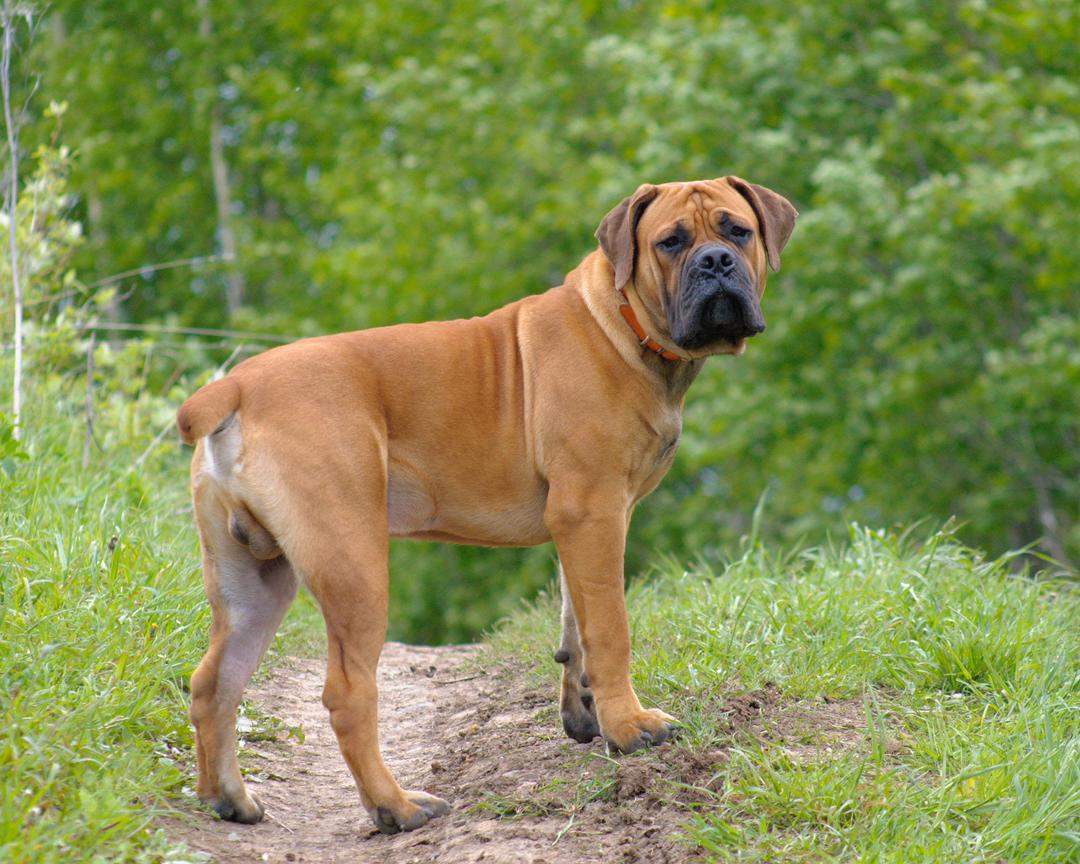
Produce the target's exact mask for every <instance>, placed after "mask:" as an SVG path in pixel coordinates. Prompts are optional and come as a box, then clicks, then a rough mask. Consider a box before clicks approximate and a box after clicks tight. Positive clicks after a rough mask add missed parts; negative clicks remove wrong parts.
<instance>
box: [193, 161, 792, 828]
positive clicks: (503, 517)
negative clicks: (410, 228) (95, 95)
mask: <svg viewBox="0 0 1080 864" xmlns="http://www.w3.org/2000/svg"><path fill="white" fill-rule="evenodd" d="M795 215H796V213H795V209H794V208H793V207H792V206H791V204H790V203H788V201H787V200H785V199H784V198H782V197H781V196H780V195H778V194H776V193H775V192H772V191H770V190H768V189H765V188H764V187H761V186H755V185H753V184H751V183H747V182H745V181H743V180H740V179H739V178H737V177H725V178H722V179H719V180H706V181H699V182H691V183H667V184H664V185H660V186H653V185H644V186H641V187H640V188H639V189H638V190H637V191H636V192H635V193H634V194H633V195H631V196H630V197H629V198H627V199H626V200H624V201H623V202H621V203H620V204H619V205H618V206H617V207H615V209H613V210H612V211H611V212H610V213H609V214H608V215H607V216H606V217H604V219H603V221H602V222H601V223H600V227H599V229H598V230H597V232H596V236H597V239H598V240H599V248H598V249H597V250H595V251H594V252H592V253H591V254H589V255H588V256H587V257H586V258H585V260H584V261H582V262H581V264H580V265H578V267H577V268H576V269H574V270H572V271H571V272H570V273H569V274H568V275H567V277H566V280H565V282H564V284H562V285H560V286H559V287H557V288H552V289H551V290H549V291H547V292H545V293H543V294H538V295H534V296H530V297H526V298H525V299H523V300H519V301H518V302H516V303H511V304H510V305H509V306H505V307H503V308H502V309H498V310H496V311H494V312H492V313H491V314H490V315H487V316H486V317H483V318H474V319H470V320H468V321H440V322H431V323H427V324H403V325H399V326H395V327H385V328H380V329H375V330H365V331H360V332H353V333H342V334H338V335H335V336H323V337H320V338H316V339H305V340H302V341H300V342H296V343H293V344H291V345H287V346H284V347H282V348H276V349H274V350H272V351H267V352H266V353H264V354H260V355H258V356H256V357H253V358H251V359H250V360H247V361H245V362H244V363H241V364H240V365H238V366H237V367H236V368H235V369H233V371H232V372H230V373H229V374H228V376H226V377H225V378H222V379H221V380H219V381H215V382H214V383H212V384H209V385H207V386H206V387H203V388H202V389H201V390H199V391H198V392H197V393H195V395H193V396H192V397H191V398H190V399H189V400H188V401H187V402H186V403H184V406H183V407H182V408H181V409H180V414H179V419H178V422H179V427H180V434H181V435H182V437H183V438H184V440H185V441H187V442H188V443H193V444H195V456H194V459H193V461H192V465H191V489H192V496H193V498H194V503H195V518H196V522H197V524H198V529H199V539H200V541H201V544H202V560H203V574H204V581H205V583H206V592H207V595H208V597H209V600H210V605H211V607H212V610H213V624H212V629H211V636H210V647H209V650H208V651H207V653H206V656H205V657H204V658H203V660H202V663H201V664H200V665H199V668H198V669H197V670H196V672H195V674H194V676H193V678H192V682H191V720H192V722H193V723H194V725H195V730H196V739H197V747H198V771H199V780H198V794H199V797H200V798H201V799H203V800H204V801H206V802H208V803H209V804H210V805H211V806H212V807H213V808H214V809H215V810H216V811H217V812H218V813H219V814H221V816H222V817H224V818H226V819H234V820H237V821H240V822H254V821H256V820H258V819H259V818H260V817H261V816H262V808H261V807H260V805H259V803H258V801H257V800H255V798H253V797H252V796H251V794H250V793H249V792H248V790H247V788H246V787H245V785H244V782H243V779H242V778H241V775H240V768H239V765H238V764H237V759H236V737H235V721H236V708H237V706H238V704H239V702H240V696H241V693H242V691H243V689H244V687H245V686H246V685H247V683H248V680H249V679H250V677H251V675H252V673H253V672H254V671H255V668H256V666H257V665H258V663H259V660H260V658H261V657H262V655H263V652H264V651H265V650H266V647H267V645H268V644H269V642H270V640H271V638H272V636H273V634H274V631H275V630H276V629H277V626H278V624H279V623H280V622H281V618H282V616H283V615H284V614H285V610H286V609H287V608H288V606H289V604H290V602H291V601H292V599H293V598H294V597H295V595H296V590H297V586H298V584H299V583H300V582H303V583H304V584H305V585H306V586H307V587H308V588H309V589H310V591H311V593H312V594H313V595H314V597H315V598H316V600H317V601H318V603H319V606H320V607H321V609H322V613H323V616H324V617H325V619H326V628H327V633H328V637H329V658H328V663H327V674H326V685H325V688H324V690H323V702H324V704H325V705H326V708H327V709H328V711H329V713H330V722H331V724H332V725H333V728H334V732H335V733H336V734H337V738H338V742H339V743H340V745H341V752H342V755H343V756H344V757H345V761H346V762H347V763H348V766H349V769H350V770H351V771H352V774H353V777H354V778H355V779H356V785H357V788H358V789H359V792H360V800H361V801H362V802H363V805H364V807H365V808H366V809H367V811H368V813H369V814H370V815H371V818H372V819H373V820H374V822H375V824H376V825H377V826H378V827H379V828H380V829H382V830H383V831H387V832H394V831H399V830H409V829H413V828H418V827H420V826H421V825H423V824H424V823H425V822H427V821H428V820H429V819H432V818H434V817H436V816H439V815H440V814H443V813H445V812H446V811H447V804H446V802H445V801H442V800H441V799H439V798H435V797H434V796H431V795H428V794H426V793H424V792H418V791H409V790H405V789H402V788H401V787H400V786H399V785H398V784H397V782H396V781H395V779H394V777H393V775H391V773H390V771H389V770H387V768H386V766H385V765H384V764H383V761H382V757H381V756H380V753H379V744H378V740H379V736H378V718H377V693H376V688H375V668H376V665H377V664H378V661H379V653H380V651H381V648H382V644H383V638H384V635H385V632H386V614H387V582H388V578H389V573H388V567H387V547H388V538H389V537H390V536H391V535H392V536H396V537H415V538H424V539H433V540H444V541H447V542H451V543H474V544H480V545H489V546H531V545H535V544H538V543H544V542H547V541H549V540H553V541H554V542H555V546H556V548H557V551H558V555H559V561H560V568H561V581H562V590H563V640H562V645H561V646H560V648H559V650H558V652H557V654H556V659H558V660H559V662H560V663H562V665H563V676H562V699H561V709H562V718H563V724H564V727H565V729H566V732H567V733H568V734H569V735H570V736H571V737H572V738H575V739H577V740H579V741H589V740H591V739H592V738H593V737H595V736H596V735H601V736H603V738H604V739H605V740H606V742H607V745H608V748H609V750H610V751H611V752H622V753H629V752H631V751H633V750H636V749H638V748H639V747H642V746H644V745H647V744H658V743H660V742H662V741H664V740H665V739H666V738H667V737H668V736H669V734H670V732H671V728H672V723H673V718H672V717H670V716H669V715H667V714H665V713H664V712H663V711H658V710H655V709H645V708H642V707H641V704H640V702H639V701H638V698H637V695H636V694H635V693H634V689H633V687H632V686H631V683H630V635H629V630H628V627H627V621H626V610H625V606H624V600H623V550H624V547H625V543H626V534H627V528H628V526H629V523H630V516H631V514H632V512H633V510H634V506H635V505H636V504H637V502H638V501H640V500H641V499H642V498H643V497H644V496H645V495H647V494H648V493H649V492H650V491H652V490H653V489H654V488H655V487H656V485H657V484H658V483H659V482H660V480H661V478H662V477H663V476H664V474H665V473H666V472H667V470H668V468H669V467H670V465H671V462H672V459H673V458H674V455H675V450H676V448H677V444H678V439H679V433H680V430H681V425H682V424H681V418H682V405H683V398H684V396H685V394H686V391H687V388H688V387H689V386H690V384H691V382H692V381H693V380H694V378H695V376H696V375H697V374H698V372H699V371H700V370H701V367H702V364H703V363H704V361H705V359H706V358H707V357H710V356H712V355H714V354H741V353H742V352H743V350H744V349H745V347H746V343H747V340H748V339H749V338H750V337H752V336H754V335H755V334H758V333H760V332H761V331H762V330H764V329H765V317H764V315H763V313H762V309H761V297H762V294H763V292H764V290H765V276H766V266H767V265H771V266H772V268H773V269H776V268H777V267H779V264H780V252H781V250H782V249H783V247H784V245H785V243H787V240H788V237H789V236H790V234H791V231H792V228H793V227H794V223H795ZM359 290H362V286H361V288H360V289H359Z"/></svg>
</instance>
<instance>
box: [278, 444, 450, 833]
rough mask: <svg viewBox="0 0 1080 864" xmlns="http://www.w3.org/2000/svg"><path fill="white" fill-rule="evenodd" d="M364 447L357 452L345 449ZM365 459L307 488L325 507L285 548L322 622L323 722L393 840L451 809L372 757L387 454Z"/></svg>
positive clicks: (304, 520)
mask: <svg viewBox="0 0 1080 864" xmlns="http://www.w3.org/2000/svg"><path fill="white" fill-rule="evenodd" d="M367 449H368V448H367V447H364V446H363V445H358V446H357V447H356V448H355V449H354V450H352V451H351V452H352V454H353V455H354V456H355V455H356V454H357V453H358V452H360V451H361V450H367ZM369 453H370V455H369V456H368V457H367V458H358V459H357V460H356V461H357V463H358V464H360V465H364V466H365V470H364V471H362V472H357V471H355V470H354V472H353V477H352V478H351V480H349V481H348V482H340V483H339V484H336V485H334V486H332V487H331V486H330V485H329V484H325V485H323V486H320V487H318V488H317V489H315V490H314V491H313V494H314V495H318V494H320V493H321V495H322V499H323V506H322V508H321V509H320V510H319V511H318V512H304V513H296V514H295V518H296V520H297V522H296V526H297V530H296V539H295V540H294V541H293V543H292V544H290V543H285V547H286V553H287V554H288V555H289V556H290V557H291V558H292V559H293V560H294V563H295V565H296V568H297V570H298V571H299V572H300V573H302V574H303V575H304V579H305V582H306V584H307V585H308V587H309V588H310V589H311V592H312V594H313V595H314V596H315V599H316V600H317V601H318V603H319V606H320V607H321V609H322V613H323V618H324V619H325V621H326V633H327V651H328V655H327V664H326V684H325V687H324V689H323V704H324V705H325V706H326V708H327V710H328V711H329V712H330V725H331V726H332V727H333V729H334V733H335V734H336V735H337V739H338V745H339V746H340V747H341V753H342V756H344V758H345V762H346V763H347V764H348V766H349V770H350V771H351V772H352V775H353V778H354V779H355V780H356V785H357V787H358V789H359V792H360V799H361V801H362V803H363V805H364V807H365V808H366V809H367V811H368V814H369V815H370V816H371V819H372V821H373V822H374V823H375V826H376V827H377V828H378V829H379V830H380V831H383V832H385V833H389V834H393V833H396V832H398V831H403V830H404V831H409V830H412V829H414V828H419V827H420V826H421V825H423V824H425V823H426V822H427V821H428V820H429V819H432V818H434V817H436V816H440V815H442V814H444V813H446V812H448V811H449V809H450V808H449V805H448V804H447V803H446V802H445V801H443V800H442V799H440V798H436V797H434V796H432V795H428V794H427V793H425V792H411V791H407V790H404V789H402V788H401V787H400V786H399V785H398V783H397V781H396V780H395V779H394V777H393V775H392V774H391V773H390V771H389V769H387V767H386V765H385V764H384V763H383V759H382V755H381V753H380V750H379V720H378V690H377V688H376V682H375V671H376V667H377V666H378V663H379V655H380V654H381V653H382V646H383V641H384V639H385V637H386V624H387V607H388V596H387V595H388V588H389V585H388V582H389V572H388V568H389V564H388V555H389V537H388V530H389V524H388V514H387V504H386V502H387V489H386V468H385V465H386V459H385V451H384V450H383V448H382V447H380V446H378V445H377V444H373V445H371V449H370V450H369ZM380 466H381V468H380ZM335 476H336V477H344V476H347V475H344V474H335ZM298 482H302V481H300V480H299V478H298ZM290 488H292V489H293V490H294V491H295V489H296V487H295V486H292V485H291V484H290ZM339 496H340V497H339ZM305 537H307V538H309V539H308V540H306V541H305V540H304V539H303V538H305ZM294 547H295V551H294Z"/></svg>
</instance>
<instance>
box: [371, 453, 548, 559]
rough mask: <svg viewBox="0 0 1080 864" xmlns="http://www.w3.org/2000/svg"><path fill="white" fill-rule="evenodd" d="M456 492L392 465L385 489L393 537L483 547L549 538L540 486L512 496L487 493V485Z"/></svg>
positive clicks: (534, 542) (533, 543)
mask: <svg viewBox="0 0 1080 864" xmlns="http://www.w3.org/2000/svg"><path fill="white" fill-rule="evenodd" d="M452 488H453V491H450V490H448V489H439V488H438V484H437V483H433V482H432V481H431V480H426V481H425V480H424V479H422V478H421V477H420V476H419V475H418V473H414V472H413V471H411V470H409V469H407V468H404V467H401V466H393V465H392V466H391V469H390V477H389V483H388V490H387V491H388V495H387V510H388V516H389V523H390V535H391V536H392V537H409V538H412V539H415V540H442V541H446V542H450V543H475V544H477V545H481V546H536V545H537V544H539V543H545V542H547V541H548V540H550V539H551V536H550V535H549V534H548V530H547V528H546V526H545V525H544V505H545V503H546V495H545V492H544V489H543V488H542V486H541V485H540V484H525V485H524V487H523V488H521V489H515V490H514V494H512V495H509V496H507V495H505V494H501V495H498V496H492V495H490V494H485V493H484V490H483V484H478V485H477V486H469V487H467V488H461V487H460V486H457V487H452Z"/></svg>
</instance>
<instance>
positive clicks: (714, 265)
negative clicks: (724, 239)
mask: <svg viewBox="0 0 1080 864" xmlns="http://www.w3.org/2000/svg"><path fill="white" fill-rule="evenodd" d="M694 266H695V267H698V268H700V269H702V270H707V271H708V272H710V273H727V272H728V271H729V270H731V268H732V267H734V266H735V255H734V254H733V253H732V252H731V250H729V249H726V248H724V247H723V246H705V247H704V248H702V249H701V251H699V252H698V254H697V257H696V259H695V260H694Z"/></svg>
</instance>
